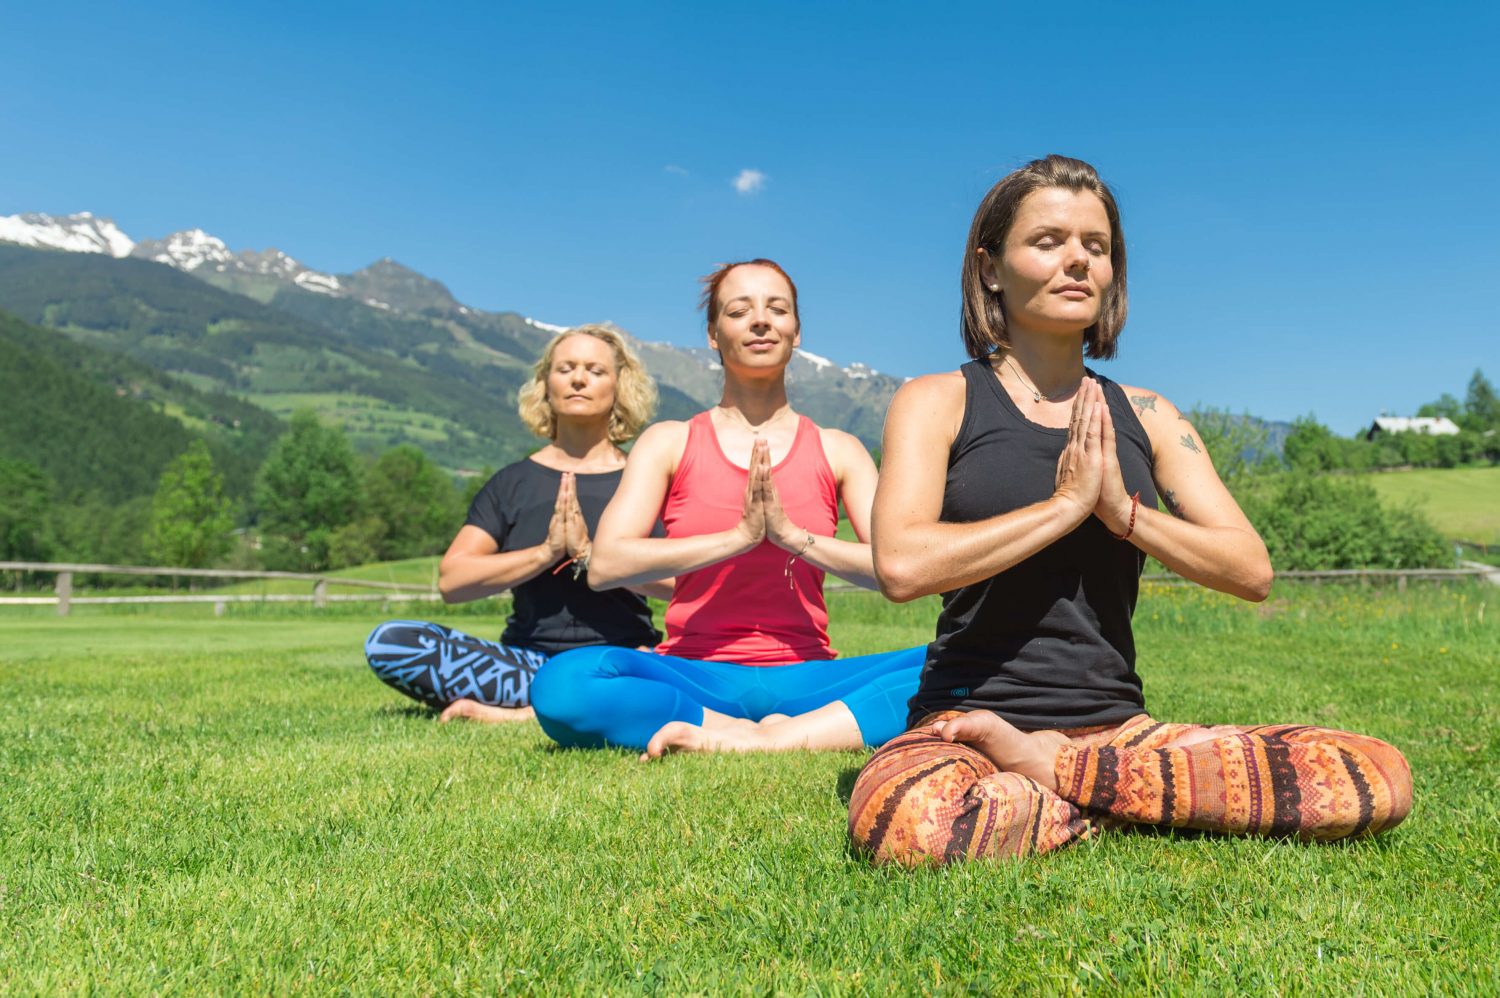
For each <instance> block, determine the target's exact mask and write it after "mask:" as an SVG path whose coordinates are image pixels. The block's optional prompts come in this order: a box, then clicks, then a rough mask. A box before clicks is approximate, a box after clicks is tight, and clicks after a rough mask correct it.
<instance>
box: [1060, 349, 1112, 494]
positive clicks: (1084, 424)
mask: <svg viewBox="0 0 1500 998" xmlns="http://www.w3.org/2000/svg"><path fill="white" fill-rule="evenodd" d="M1105 408H1107V406H1105V404H1104V390H1103V389H1102V388H1100V387H1099V382H1097V381H1095V380H1094V379H1093V378H1084V379H1083V383H1082V384H1081V385H1079V386H1078V394H1077V395H1075V396H1074V397H1073V413H1072V415H1071V416H1070V417H1069V419H1068V442H1067V443H1066V444H1064V445H1063V452H1062V454H1060V455H1059V456H1058V458H1057V491H1056V492H1055V493H1054V494H1055V495H1058V496H1061V497H1062V498H1064V499H1066V500H1068V501H1069V502H1070V503H1072V504H1073V505H1075V506H1076V507H1077V510H1078V513H1079V517H1078V519H1079V520H1080V521H1082V520H1083V519H1085V518H1086V517H1088V516H1089V514H1091V513H1093V512H1094V509H1095V507H1097V506H1098V505H1099V494H1100V491H1101V488H1102V486H1103V483H1104V460H1103V451H1104V444H1103V437H1104V417H1103V414H1102V413H1101V410H1103V409H1105Z"/></svg>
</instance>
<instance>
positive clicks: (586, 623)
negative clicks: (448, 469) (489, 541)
mask: <svg viewBox="0 0 1500 998" xmlns="http://www.w3.org/2000/svg"><path fill="white" fill-rule="evenodd" d="M620 475H621V472H619V471H606V472H604V473H602V474H595V475H576V476H575V480H576V481H577V484H578V505H579V507H580V508H581V509H582V510H583V519H584V522H585V523H587V524H588V528H589V536H593V534H594V532H595V531H596V530H598V529H599V516H600V515H601V514H602V513H603V512H604V507H605V506H606V505H608V504H609V500H610V498H611V497H613V496H614V494H615V489H616V488H617V487H618V486H619V484H620ZM561 482H562V472H560V471H557V470H556V469H553V468H548V467H545V466H543V465H540V464H537V463H536V462H535V461H531V460H526V461H517V462H516V463H515V464H512V465H510V466H509V467H506V468H501V469H500V470H499V471H498V472H496V473H495V477H493V478H491V479H490V480H489V481H488V482H486V483H485V486H484V488H482V489H480V490H479V494H478V495H476V496H475V497H474V502H473V503H472V504H471V505H470V506H469V517H468V519H467V520H465V521H464V523H465V524H466V525H472V526H475V527H478V528H479V529H481V530H483V531H484V532H485V533H487V534H489V535H490V536H491V537H493V538H494V539H495V543H496V544H499V545H500V550H501V551H519V550H521V549H522V548H529V547H535V546H536V545H538V544H540V543H542V542H543V541H544V540H546V539H547V525H548V524H549V523H550V522H551V521H552V511H553V510H554V509H555V508H556V506H557V488H558V485H559V484H561ZM563 560H566V559H559V563H561V561H563ZM553 567H555V566H553ZM511 595H512V597H513V599H514V607H513V609H514V612H513V613H512V615H511V617H510V620H508V621H507V622H506V626H505V633H504V634H502V635H501V636H500V640H501V642H503V643H504V644H508V645H517V646H520V647H522V648H534V649H536V650H537V651H542V652H546V653H547V654H549V655H556V654H557V653H558V652H563V651H567V650H568V649H569V648H578V647H581V646H583V645H620V646H622V647H626V648H634V647H637V646H639V645H654V644H656V643H657V642H658V641H660V640H661V632H659V631H657V630H656V629H655V628H654V627H652V626H651V611H650V610H649V609H648V608H647V606H646V600H645V599H644V598H643V597H641V596H637V595H636V594H635V593H633V592H631V591H630V590H628V589H610V590H608V591H606V592H602V593H596V592H594V591H593V590H592V589H590V588H589V584H588V579H587V577H583V578H579V579H574V578H573V567H572V566H571V565H569V566H568V567H566V568H564V569H563V570H562V571H560V572H558V573H557V574H556V575H554V574H553V572H552V568H547V569H544V570H543V571H542V574H541V575H538V576H537V577H536V578H534V579H529V580H527V581H526V582H523V583H521V584H520V585H519V586H516V587H515V589H513V590H512V591H511Z"/></svg>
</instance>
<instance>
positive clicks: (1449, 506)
mask: <svg viewBox="0 0 1500 998" xmlns="http://www.w3.org/2000/svg"><path fill="white" fill-rule="evenodd" d="M1367 481H1369V483H1370V484H1371V485H1373V486H1375V490H1376V491H1377V492H1379V493H1380V497H1381V498H1382V499H1385V500H1387V501H1394V502H1416V503H1417V504H1418V505H1419V506H1421V507H1422V509H1424V510H1425V511H1426V512H1427V515H1428V516H1429V517H1431V518H1432V522H1433V523H1434V524H1436V526H1437V528H1438V529H1439V530H1441V531H1442V532H1443V534H1444V536H1446V537H1453V538H1458V539H1461V540H1466V541H1475V542H1478V543H1480V544H1488V545H1500V468H1446V469H1425V468H1424V469H1417V470H1413V471H1389V472H1383V473H1381V474H1378V475H1370V476H1368V478H1367Z"/></svg>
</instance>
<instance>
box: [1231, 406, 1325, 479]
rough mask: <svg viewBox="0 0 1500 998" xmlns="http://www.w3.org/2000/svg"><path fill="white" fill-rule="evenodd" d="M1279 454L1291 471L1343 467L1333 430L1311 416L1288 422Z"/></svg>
mask: <svg viewBox="0 0 1500 998" xmlns="http://www.w3.org/2000/svg"><path fill="white" fill-rule="evenodd" d="M1210 453H1212V452H1210ZM1281 453H1282V456H1283V457H1285V458H1286V463H1287V466H1288V467H1290V468H1291V469H1292V470H1293V471H1332V470H1333V469H1335V468H1341V467H1343V465H1344V455H1343V453H1342V447H1341V446H1340V444H1339V441H1338V440H1337V439H1336V438H1335V437H1334V435H1333V431H1332V430H1330V429H1329V428H1328V427H1326V426H1324V425H1323V424H1322V423H1320V422H1318V420H1317V418H1316V417H1314V416H1302V417H1299V418H1298V419H1296V420H1295V421H1294V422H1293V423H1292V432H1291V433H1289V434H1287V438H1286V443H1284V444H1283V445H1282V448H1281Z"/></svg>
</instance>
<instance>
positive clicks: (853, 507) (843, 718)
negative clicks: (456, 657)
mask: <svg viewBox="0 0 1500 998" xmlns="http://www.w3.org/2000/svg"><path fill="white" fill-rule="evenodd" d="M704 284H705V289H704V294H703V307H704V308H705V310H706V312H707V316H708V344H709V346H710V347H711V348H712V349H714V350H716V351H718V353H719V356H720V358H721V361H722V364H723V369H724V396H723V399H722V401H721V402H720V403H719V404H718V405H717V406H715V407H714V408H713V409H710V410H708V411H707V412H703V413H699V414H698V415H697V416H695V417H693V418H692V419H690V420H688V421H686V422H662V423H657V424H655V425H654V426H652V427H650V428H649V429H647V430H646V432H645V433H644V434H642V435H641V437H640V439H639V441H638V442H637V443H636V445H635V447H634V449H633V450H632V451H631V454H630V457H629V460H628V462H627V464H626V467H625V474H624V477H623V479H622V480H621V482H620V486H619V489H618V490H617V491H616V493H615V497H614V499H613V500H612V501H611V503H610V505H609V507H608V508H607V509H606V510H605V512H604V515H603V517H602V518H601V519H600V522H599V529H598V531H597V533H596V536H595V538H594V547H593V555H592V561H591V563H590V564H589V566H588V577H589V584H590V585H591V586H593V587H594V588H596V589H607V588H612V587H615V586H639V585H640V584H642V583H645V582H648V581H656V580H659V579H664V578H669V577H675V579H676V585H675V589H674V591H673V594H672V599H671V603H670V604H669V605H668V608H667V613H666V631H667V638H666V640H665V641H663V642H662V643H661V644H660V645H659V646H658V647H657V649H656V653H655V654H650V653H644V652H639V651H633V650H629V649H618V648H617V649H608V650H586V649H580V650H579V651H577V652H567V653H564V654H563V655H560V656H558V657H557V658H555V659H554V660H553V661H552V662H551V663H549V665H548V668H547V670H546V673H550V676H548V678H546V679H545V680H544V679H542V678H541V676H539V677H538V685H537V687H536V689H535V690H534V692H533V700H534V704H535V707H536V711H537V717H538V720H540V721H541V723H542V727H543V729H544V730H546V731H547V733H548V734H549V735H551V736H552V737H553V738H554V739H556V740H557V741H558V742H559V743H561V744H564V745H574V746H598V745H616V746H628V747H634V748H638V749H641V750H643V751H644V755H643V758H654V757H657V756H660V755H662V754H664V753H666V752H668V751H674V750H677V751H717V750H737V751H745V750H777V749H791V748H815V749H843V748H857V747H859V746H861V745H878V744H881V743H882V742H884V741H885V740H886V739H888V738H891V737H893V736H895V735H896V734H898V733H900V731H901V730H902V728H903V725H904V713H905V709H906V706H905V705H906V700H907V699H908V698H909V697H910V696H911V694H912V692H913V691H914V690H915V688H916V681H917V676H918V673H919V672H920V669H921V665H922V661H923V658H924V650H923V649H921V648H915V649H906V650H903V651H899V652H887V653H884V654H880V655H868V656H860V657H858V658H854V659H844V660H839V661H833V659H834V658H835V656H836V655H837V652H836V651H835V650H834V649H833V648H832V647H831V646H830V644H829V640H828V611H827V608H826V606H825V604H824V601H823V578H824V575H825V574H826V573H832V574H834V575H837V576H838V577H840V578H842V579H846V580H848V581H850V582H853V583H855V584H856V585H859V586H863V587H865V588H868V589H874V588H875V587H876V580H875V573H874V567H873V563H872V559H871V554H870V545H869V541H868V538H869V518H870V506H871V502H872V500H873V497H874V492H875V482H876V470H875V464H874V462H873V461H872V460H871V459H870V455H869V453H868V451H866V450H865V447H864V445H863V444H861V443H860V442H859V441H858V440H857V439H855V438H854V437H853V436H851V435H850V434H848V433H845V432H843V431H841V430H832V429H823V428H820V427H818V426H817V425H816V424H815V423H813V421H812V420H810V419H808V418H807V417H806V416H802V415H799V414H798V413H796V412H794V411H793V410H792V407H791V405H790V403H789V402H788V400H787V394H786V369H787V366H788V364H790V362H791V359H792V356H793V352H794V351H795V350H796V348H797V346H798V345H799V343H800V342H801V327H800V321H799V318H798V313H797V291H796V287H795V285H794V284H793V283H792V281H791V278H790V277H788V276H787V275H786V272H785V271H783V270H782V269H781V268H780V267H779V266H778V265H776V264H775V263H773V262H772V261H769V260H753V261H749V262H747V263H737V264H727V265H725V266H723V267H721V268H720V269H719V270H717V271H715V272H714V273H713V274H711V275H709V276H708V277H707V278H705V279H704ZM840 501H842V502H843V505H844V509H845V511H846V514H847V516H848V519H849V522H850V525H851V526H852V527H853V528H854V532H855V534H856V536H857V537H858V538H859V539H858V540H855V541H845V540H840V539H838V538H837V537H835V536H834V535H835V531H836V528H837V527H838V509H839V503H840ZM658 519H660V521H661V522H662V523H663V524H664V525H665V527H666V536H665V537H653V536H652V529H653V527H654V525H655V524H656V522H657V520H658ZM586 652H587V653H586Z"/></svg>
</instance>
